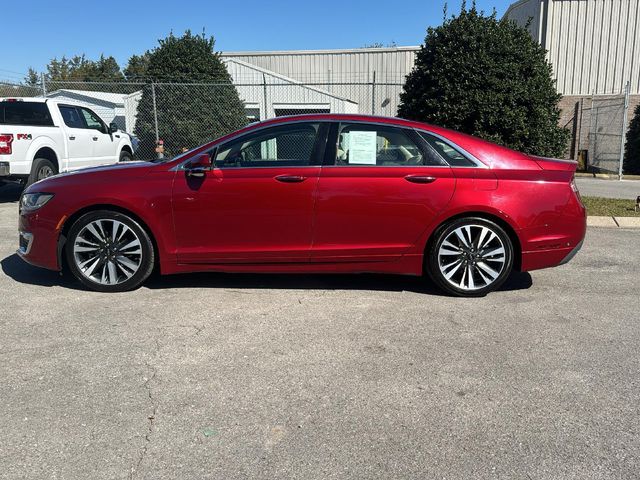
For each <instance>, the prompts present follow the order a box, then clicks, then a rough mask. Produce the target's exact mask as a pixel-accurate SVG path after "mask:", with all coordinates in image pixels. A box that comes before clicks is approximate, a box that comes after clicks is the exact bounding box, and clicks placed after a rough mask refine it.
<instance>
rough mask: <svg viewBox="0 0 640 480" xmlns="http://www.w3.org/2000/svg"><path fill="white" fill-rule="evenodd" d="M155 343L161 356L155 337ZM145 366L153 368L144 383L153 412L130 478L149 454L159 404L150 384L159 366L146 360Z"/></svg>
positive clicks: (130, 478) (158, 343)
mask: <svg viewBox="0 0 640 480" xmlns="http://www.w3.org/2000/svg"><path fill="white" fill-rule="evenodd" d="M155 345H156V356H159V355H160V342H159V341H158V339H155ZM145 366H146V367H147V368H148V369H149V370H151V376H150V377H149V378H148V379H147V380H146V381H145V382H144V383H143V384H142V386H143V387H144V388H146V390H147V396H148V397H149V403H150V404H151V414H150V415H149V416H148V417H147V419H148V420H149V423H148V425H147V432H146V433H145V436H144V444H143V446H142V449H141V451H140V455H139V456H138V461H137V462H136V464H135V465H133V466H132V467H131V470H130V472H129V477H128V478H129V480H133V478H134V477H135V475H136V474H137V473H138V471H139V470H140V466H141V465H142V462H143V461H144V458H145V457H146V455H147V451H148V449H149V444H150V443H151V433H152V432H153V425H154V422H155V419H156V412H157V410H158V405H157V402H156V399H155V398H154V397H153V393H152V390H151V385H150V384H151V382H152V381H153V380H154V379H155V378H156V375H157V373H158V369H157V367H155V366H153V365H151V364H150V363H149V362H145Z"/></svg>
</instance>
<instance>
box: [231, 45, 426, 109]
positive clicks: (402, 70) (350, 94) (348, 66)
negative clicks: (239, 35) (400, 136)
mask: <svg viewBox="0 0 640 480" xmlns="http://www.w3.org/2000/svg"><path fill="white" fill-rule="evenodd" d="M419 49H420V47H394V48H357V49H348V50H293V51H274V52H223V53H222V57H223V58H228V59H236V60H240V61H243V62H246V63H249V64H253V65H256V66H258V67H261V68H264V69H266V70H270V71H272V72H276V73H278V74H280V75H285V76H287V77H290V78H293V79H295V80H298V81H300V82H302V83H304V84H309V85H313V86H316V87H318V88H321V89H323V90H326V91H329V92H331V93H333V94H335V95H338V96H340V97H343V98H348V99H350V100H352V101H353V102H355V103H357V104H358V109H359V111H360V112H361V113H372V112H373V113H375V114H378V115H389V116H395V115H396V112H397V107H398V104H399V100H400V98H399V97H400V92H401V91H402V85H403V84H404V81H405V77H406V75H407V74H408V73H409V72H410V71H411V69H412V68H413V63H414V60H415V55H416V53H417V51H418V50H419ZM374 72H375V73H374ZM374 80H375V84H376V86H375V87H373V86H372V84H373V83H374Z"/></svg>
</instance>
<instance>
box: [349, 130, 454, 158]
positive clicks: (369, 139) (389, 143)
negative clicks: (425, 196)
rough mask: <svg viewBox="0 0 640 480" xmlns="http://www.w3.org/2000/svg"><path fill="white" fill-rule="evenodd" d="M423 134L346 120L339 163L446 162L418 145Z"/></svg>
mask: <svg viewBox="0 0 640 480" xmlns="http://www.w3.org/2000/svg"><path fill="white" fill-rule="evenodd" d="M418 142H420V137H419V136H418V135H416V134H415V132H413V131H412V130H407V129H405V128H400V127H394V126H387V125H371V124H359V123H342V124H340V128H339V131H338V142H337V146H336V147H337V148H336V165H343V166H357V167H366V166H374V165H377V166H400V167H410V166H416V165H442V161H441V160H440V159H439V158H438V157H437V155H434V154H433V152H431V151H428V150H427V149H422V148H420V146H419V145H418Z"/></svg>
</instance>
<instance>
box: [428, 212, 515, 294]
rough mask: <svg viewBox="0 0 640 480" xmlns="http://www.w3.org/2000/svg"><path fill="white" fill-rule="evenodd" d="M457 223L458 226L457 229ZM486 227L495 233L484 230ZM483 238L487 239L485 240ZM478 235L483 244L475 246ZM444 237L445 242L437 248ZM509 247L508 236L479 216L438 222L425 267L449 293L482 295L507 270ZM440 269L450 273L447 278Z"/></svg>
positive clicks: (496, 284)
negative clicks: (481, 246)
mask: <svg viewBox="0 0 640 480" xmlns="http://www.w3.org/2000/svg"><path fill="white" fill-rule="evenodd" d="M461 227H462V230H459V229H460V228H461ZM487 229H488V230H487ZM487 231H488V232H491V233H493V234H494V235H495V237H493V236H491V235H490V234H489V233H486V232H487ZM483 232H485V233H484V235H483ZM459 233H462V235H463V238H464V240H465V241H463V239H462V238H460V237H458V234H459ZM487 238H490V239H491V240H490V241H488V240H487ZM469 239H470V240H471V241H469ZM481 239H482V243H483V245H487V247H485V248H483V249H480V248H478V243H479V241H480V240H481ZM445 240H447V244H446V245H445V246H444V248H443V250H441V247H443V244H444V243H445ZM456 240H458V243H457V244H456ZM449 245H451V246H449ZM501 249H502V251H503V252H504V253H502V251H501ZM458 251H459V252H460V253H457V252H458ZM513 251H514V249H513V243H512V241H511V238H510V237H509V235H508V234H507V233H506V232H505V231H504V229H503V228H502V227H501V226H500V225H498V224H497V223H495V222H492V221H491V220H487V219H485V218H481V217H465V218H458V219H456V220H453V221H451V222H449V223H446V224H444V225H442V226H441V227H439V228H438V230H437V231H436V232H435V233H434V237H433V242H431V246H430V248H429V251H428V252H427V258H426V270H427V271H428V273H429V275H430V276H431V278H432V279H433V281H434V283H435V284H436V285H437V286H438V287H439V288H440V289H442V290H444V291H445V292H447V293H449V294H451V295H455V296H459V297H483V296H485V295H486V294H487V293H489V292H491V291H493V290H495V289H497V288H499V287H500V286H501V285H502V284H503V283H504V281H505V280H506V279H507V278H508V277H509V275H510V274H511V271H512V270H513ZM453 252H456V253H453ZM494 252H498V253H494ZM489 254H491V255H489ZM502 255H503V257H504V259H503V260H502V259H501V256H502ZM456 262H459V264H457V263H456ZM456 267H458V268H456ZM443 270H444V272H446V274H447V275H452V276H450V278H447V276H445V273H444V272H443ZM452 272H453V274H452ZM496 272H497V275H496V276H495V277H494V274H495V273H496ZM469 275H470V276H471V280H469V277H468V276H469ZM458 282H460V283H458ZM483 284H484V286H483Z"/></svg>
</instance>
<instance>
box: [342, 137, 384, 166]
mask: <svg viewBox="0 0 640 480" xmlns="http://www.w3.org/2000/svg"><path fill="white" fill-rule="evenodd" d="M348 142H349V163H350V164H364V165H375V164H376V154H377V151H378V148H377V142H376V132H358V131H351V132H349V137H348Z"/></svg>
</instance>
